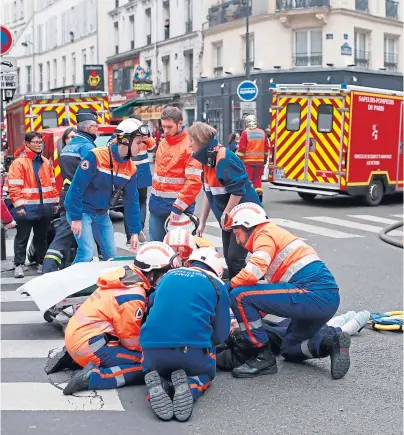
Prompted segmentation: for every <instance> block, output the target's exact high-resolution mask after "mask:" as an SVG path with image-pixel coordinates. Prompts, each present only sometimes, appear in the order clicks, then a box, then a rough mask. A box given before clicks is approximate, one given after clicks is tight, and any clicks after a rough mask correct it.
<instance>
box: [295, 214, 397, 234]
mask: <svg viewBox="0 0 404 435" xmlns="http://www.w3.org/2000/svg"><path fill="white" fill-rule="evenodd" d="M304 219H310V220H313V221H319V222H321V223H326V224H331V225H338V226H340V227H347V228H352V229H354V228H355V229H357V230H361V231H368V232H369V233H376V234H378V233H380V231H381V230H382V229H383V227H376V226H374V225H367V224H360V223H358V222H352V221H347V220H344V219H337V218H333V217H329V216H314V217H305V218H304ZM389 234H390V235H391V236H397V235H402V232H401V231H392V232H391V233H389Z"/></svg>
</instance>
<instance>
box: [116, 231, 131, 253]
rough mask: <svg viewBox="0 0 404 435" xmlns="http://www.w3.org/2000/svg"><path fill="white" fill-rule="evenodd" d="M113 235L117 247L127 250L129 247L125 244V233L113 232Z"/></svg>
mask: <svg viewBox="0 0 404 435" xmlns="http://www.w3.org/2000/svg"><path fill="white" fill-rule="evenodd" d="M114 237H115V245H116V247H117V248H119V249H123V250H125V251H129V247H128V246H126V234H123V233H118V232H115V233H114Z"/></svg>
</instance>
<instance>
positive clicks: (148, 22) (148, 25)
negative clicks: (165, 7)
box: [145, 8, 152, 45]
mask: <svg viewBox="0 0 404 435" xmlns="http://www.w3.org/2000/svg"><path fill="white" fill-rule="evenodd" d="M145 13H146V23H145V24H146V26H145V29H146V44H147V45H149V44H151V33H152V22H151V8H148V9H146V11H145Z"/></svg>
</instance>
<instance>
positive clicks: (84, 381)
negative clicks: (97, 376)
mask: <svg viewBox="0 0 404 435" xmlns="http://www.w3.org/2000/svg"><path fill="white" fill-rule="evenodd" d="M94 367H96V365H95V364H93V363H91V362H90V363H88V364H87V365H86V366H85V367H84V368H83V369H81V370H80V371H78V372H77V373H75V374H74V376H73V377H72V378H71V379H70V382H69V383H68V384H67V385H66V387H65V389H64V390H63V394H64V395H66V396H70V395H71V394H73V393H76V392H77V391H83V390H88V387H89V385H88V384H89V382H90V375H91V372H92V370H93V368H94Z"/></svg>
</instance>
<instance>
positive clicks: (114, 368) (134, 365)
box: [89, 340, 144, 390]
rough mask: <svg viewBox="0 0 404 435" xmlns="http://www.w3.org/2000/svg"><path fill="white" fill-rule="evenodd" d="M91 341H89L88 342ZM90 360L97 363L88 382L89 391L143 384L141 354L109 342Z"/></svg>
mask: <svg viewBox="0 0 404 435" xmlns="http://www.w3.org/2000/svg"><path fill="white" fill-rule="evenodd" d="M90 341H91V340H90ZM91 360H92V361H93V362H94V361H99V366H97V367H94V368H93V370H92V372H91V375H90V381H89V389H90V390H106V389H110V388H118V387H122V386H124V385H129V384H139V383H143V382H144V373H143V366H142V363H141V361H142V353H141V352H136V351H133V350H129V349H126V347H123V346H121V345H119V344H118V342H110V343H108V344H105V345H104V346H102V347H101V348H100V349H99V350H97V351H96V352H94V357H93V358H91Z"/></svg>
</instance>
